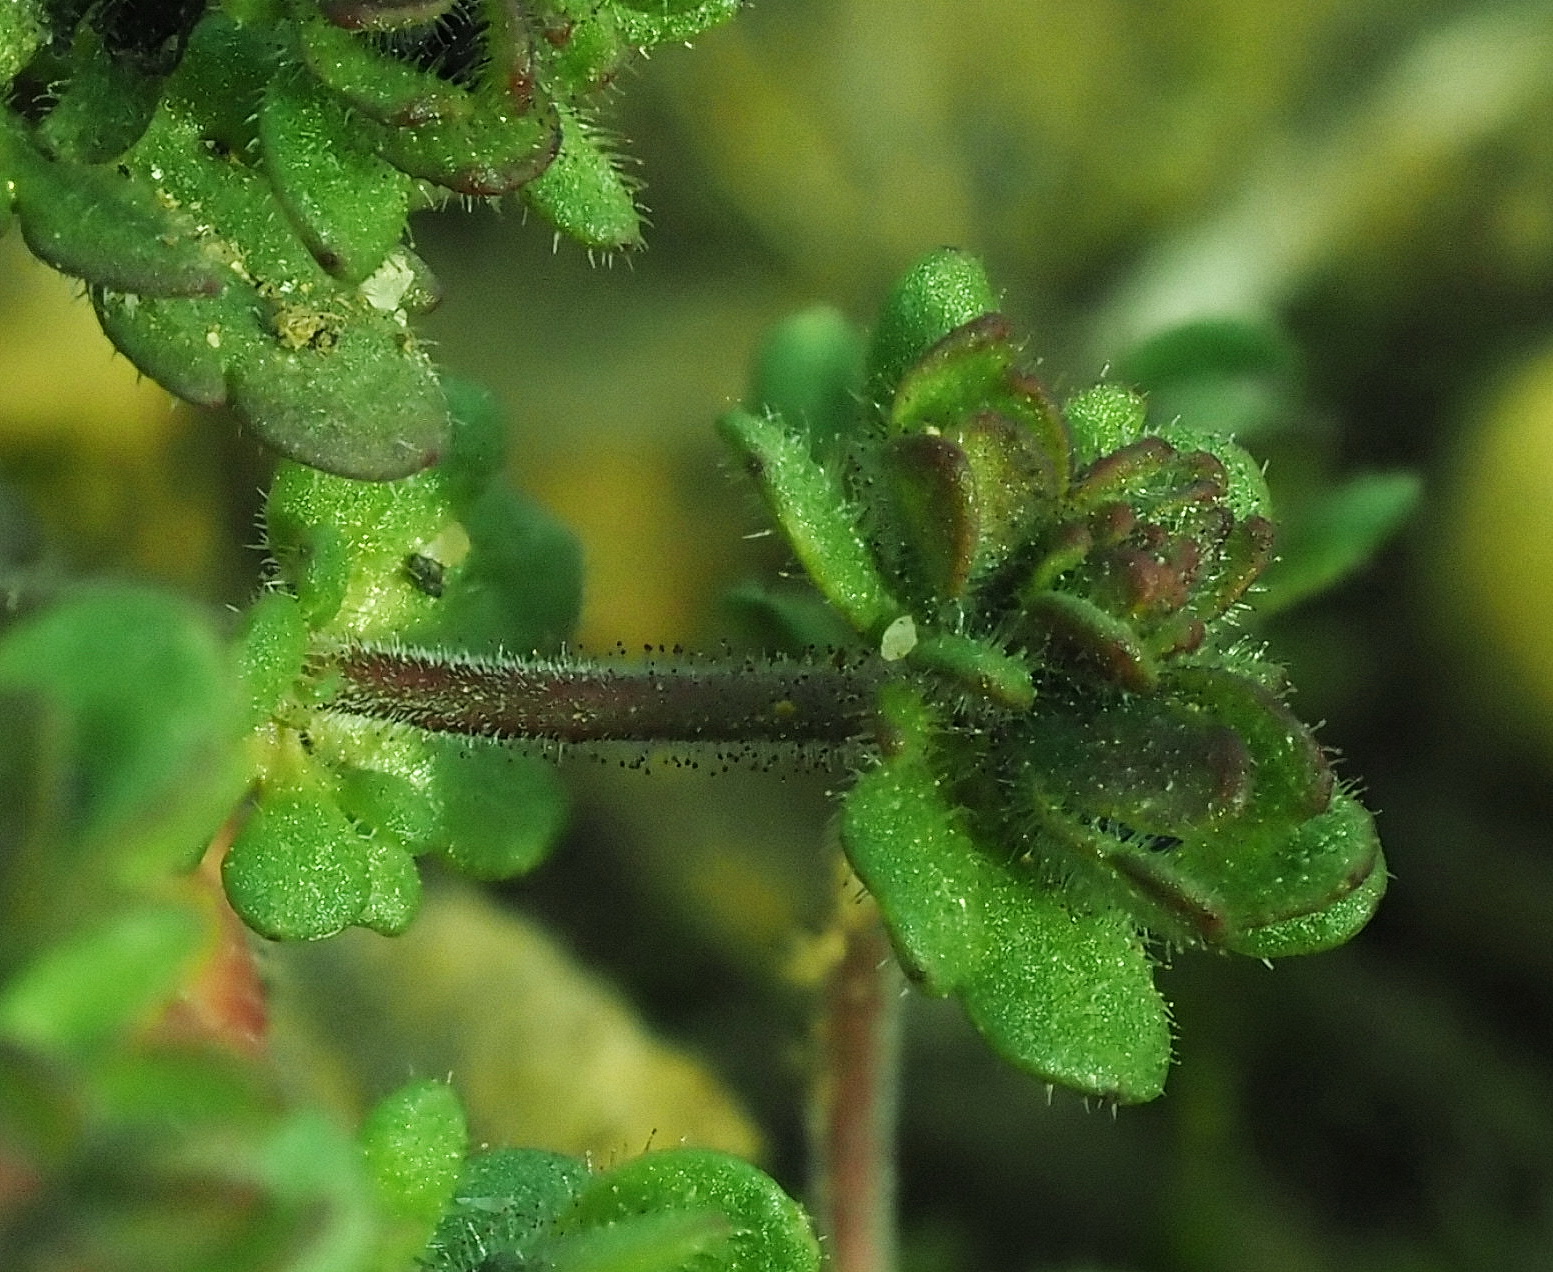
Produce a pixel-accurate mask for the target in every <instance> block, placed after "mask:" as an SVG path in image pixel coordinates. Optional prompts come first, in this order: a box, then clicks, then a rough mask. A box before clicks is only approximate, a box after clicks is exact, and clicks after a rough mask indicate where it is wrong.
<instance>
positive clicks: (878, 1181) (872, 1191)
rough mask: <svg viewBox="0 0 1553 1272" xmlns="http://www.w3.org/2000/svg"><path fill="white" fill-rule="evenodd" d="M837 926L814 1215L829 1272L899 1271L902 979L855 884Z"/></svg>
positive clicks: (815, 1132) (820, 1090) (814, 1119)
mask: <svg viewBox="0 0 1553 1272" xmlns="http://www.w3.org/2000/svg"><path fill="white" fill-rule="evenodd" d="M839 926H840V928H841V931H842V938H843V939H842V951H841V957H840V960H839V961H838V962H837V963H836V965H835V966H834V967H833V968H832V970H831V973H830V978H829V980H828V982H827V983H826V985H825V989H824V995H823V999H822V1002H821V1010H820V1021H819V1038H818V1051H819V1055H818V1064H817V1066H816V1081H815V1087H814V1095H813V1104H812V1108H811V1110H810V1118H811V1121H810V1137H811V1141H812V1145H813V1157H814V1163H813V1169H814V1198H813V1201H814V1209H815V1216H816V1219H817V1221H818V1223H819V1226H820V1231H821V1232H822V1233H823V1234H824V1235H825V1238H826V1240H827V1242H828V1245H829V1260H830V1269H831V1272H894V1267H895V1165H894V1163H895V1120H896V1102H897V1096H898V1082H899V1070H900V1002H901V990H902V988H903V985H902V978H901V974H900V969H899V967H898V966H897V965H896V962H895V955H894V953H893V951H892V950H891V949H890V942H889V939H888V938H887V937H886V936H885V933H884V928H883V926H882V924H881V923H880V921H879V911H878V908H877V907H876V906H875V905H874V903H873V900H872V899H871V898H868V897H866V896H865V897H862V898H861V899H859V897H858V885H857V883H856V881H855V880H852V879H850V878H849V879H848V881H847V883H846V884H845V885H844V895H843V898H842V909H841V915H840V920H839Z"/></svg>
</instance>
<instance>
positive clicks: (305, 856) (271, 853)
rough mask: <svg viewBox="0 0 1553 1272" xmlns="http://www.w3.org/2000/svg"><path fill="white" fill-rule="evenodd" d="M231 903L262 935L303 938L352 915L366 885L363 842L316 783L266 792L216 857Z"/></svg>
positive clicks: (333, 928) (363, 900)
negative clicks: (222, 853)
mask: <svg viewBox="0 0 1553 1272" xmlns="http://www.w3.org/2000/svg"><path fill="white" fill-rule="evenodd" d="M221 879H222V882H223V883H224V884H225V886H226V893H227V897H228V898H229V899H230V900H231V902H232V908H233V909H234V910H236V911H237V913H238V915H239V916H241V918H242V920H243V922H244V923H246V924H248V926H249V927H251V928H253V930H254V931H256V932H258V933H259V934H260V935H261V936H268V937H270V938H272V939H274V940H279V941H310V940H317V939H318V938H320V937H325V936H333V935H334V934H335V933H336V932H338V931H340V930H341V929H342V928H344V927H346V926H348V925H349V924H351V923H353V922H355V921H356V919H357V917H358V916H359V915H360V914H361V912H362V909H363V907H365V906H366V904H367V901H368V898H369V897H370V895H371V890H372V867H371V861H370V852H369V849H368V845H367V843H366V841H365V840H364V839H362V837H361V835H360V834H359V833H358V832H357V830H356V828H355V827H354V826H352V825H351V824H350V822H348V821H347V820H346V819H345V817H344V815H343V814H342V813H341V812H340V810H339V809H338V808H337V807H336V806H335V804H334V803H333V801H332V800H331V799H330V798H329V796H328V794H327V793H326V792H325V791H324V790H322V789H321V788H319V787H317V786H309V787H307V788H303V789H295V790H287V789H282V790H274V791H269V792H267V793H266V794H265V795H264V797H263V798H262V799H261V800H260V802H259V804H258V806H257V807H256V808H255V809H254V811H253V814H252V815H251V816H250V817H249V818H248V821H247V823H246V824H245V825H244V826H243V829H242V830H241V832H239V834H238V836H237V838H236V840H235V841H234V842H233V844H232V847H231V850H230V851H229V852H228V853H227V856H226V860H225V861H223V862H222V866H221Z"/></svg>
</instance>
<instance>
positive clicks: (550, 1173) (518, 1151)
mask: <svg viewBox="0 0 1553 1272" xmlns="http://www.w3.org/2000/svg"><path fill="white" fill-rule="evenodd" d="M587 1179H588V1168H587V1166H586V1165H585V1164H584V1163H583V1162H581V1161H579V1160H578V1159H577V1158H575V1157H567V1156H564V1155H563V1154H561V1153H551V1152H546V1151H544V1150H543V1149H537V1148H503V1149H497V1150H496V1151H494V1152H489V1153H481V1154H479V1155H478V1156H476V1157H471V1158H470V1159H469V1160H468V1161H467V1162H465V1163H464V1169H463V1171H462V1172H461V1173H460V1175H459V1178H458V1183H457V1185H456V1186H455V1188H454V1191H453V1200H452V1204H451V1205H450V1206H449V1207H448V1209H447V1211H446V1212H445V1213H444V1214H443V1217H442V1220H441V1222H440V1223H438V1225H437V1230H436V1232H435V1233H434V1234H433V1235H432V1239H431V1243H430V1244H429V1245H428V1246H427V1248H426V1252H425V1253H424V1254H423V1255H422V1256H421V1263H422V1265H423V1266H424V1267H425V1269H426V1272H479V1269H481V1268H492V1267H502V1266H503V1263H502V1262H501V1261H502V1260H506V1261H507V1263H509V1264H511V1265H512V1266H518V1267H521V1266H523V1264H524V1262H525V1260H526V1258H527V1256H528V1255H529V1253H530V1252H531V1250H533V1248H534V1247H535V1246H536V1245H538V1243H539V1242H540V1241H541V1240H542V1238H544V1237H545V1236H546V1235H547V1234H548V1233H549V1231H550V1228H551V1226H552V1225H553V1224H554V1223H555V1221H556V1219H557V1218H558V1217H559V1216H560V1215H561V1214H562V1213H564V1212H565V1211H566V1210H567V1208H568V1207H569V1206H570V1205H571V1203H572V1201H573V1199H574V1198H575V1197H576V1196H577V1193H578V1191H579V1190H580V1189H581V1188H582V1187H583V1185H584V1183H585V1181H586V1180H587Z"/></svg>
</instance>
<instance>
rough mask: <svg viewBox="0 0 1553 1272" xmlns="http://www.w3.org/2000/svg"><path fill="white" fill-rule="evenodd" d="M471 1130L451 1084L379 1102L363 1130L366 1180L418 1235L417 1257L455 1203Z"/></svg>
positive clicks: (421, 1087)
mask: <svg viewBox="0 0 1553 1272" xmlns="http://www.w3.org/2000/svg"><path fill="white" fill-rule="evenodd" d="M468 1141H469V1130H468V1127H467V1126H465V1124H464V1108H463V1105H462V1104H460V1103H459V1099H458V1096H457V1095H456V1094H455V1093H454V1091H453V1088H452V1087H450V1086H449V1085H448V1084H447V1083H446V1082H434V1081H430V1080H421V1081H417V1082H411V1083H409V1084H408V1085H406V1086H402V1087H400V1088H399V1089H398V1090H397V1091H395V1092H393V1093H392V1094H391V1095H388V1096H385V1097H384V1098H383V1099H382V1100H380V1101H379V1102H378V1103H377V1104H376V1105H375V1106H374V1107H373V1109H372V1111H371V1112H370V1113H369V1114H368V1115H367V1120H366V1122H365V1124H364V1125H363V1126H362V1128H361V1151H362V1155H363V1156H364V1157H365V1158H366V1163H367V1174H368V1176H369V1177H370V1178H371V1179H372V1182H373V1184H374V1186H375V1187H376V1190H377V1195H378V1199H379V1201H380V1202H381V1203H382V1206H383V1209H384V1210H385V1211H386V1212H387V1213H388V1214H389V1215H391V1216H392V1217H393V1218H394V1219H396V1220H399V1221H401V1222H402V1223H404V1224H405V1225H406V1226H408V1227H410V1228H412V1229H418V1230H419V1240H418V1241H417V1242H416V1243H415V1244H414V1246H413V1247H411V1248H410V1249H409V1251H408V1253H410V1254H411V1255H414V1254H418V1253H419V1252H420V1250H421V1248H422V1247H424V1245H425V1244H426V1241H427V1240H428V1239H429V1238H430V1236H431V1233H432V1230H433V1229H434V1228H435V1227H436V1225H437V1221H438V1219H440V1218H441V1216H442V1212H443V1211H444V1210H445V1209H446V1208H447V1206H448V1204H449V1203H450V1202H451V1201H452V1200H453V1191H454V1188H455V1187H456V1186H457V1184H458V1179H459V1174H460V1172H461V1171H462V1169H463V1165H464V1151H465V1149H466V1147H467V1146H468Z"/></svg>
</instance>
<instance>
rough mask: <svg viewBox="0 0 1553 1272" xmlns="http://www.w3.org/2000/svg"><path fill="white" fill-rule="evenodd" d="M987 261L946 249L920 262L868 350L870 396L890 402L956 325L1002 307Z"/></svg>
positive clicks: (897, 291)
mask: <svg viewBox="0 0 1553 1272" xmlns="http://www.w3.org/2000/svg"><path fill="white" fill-rule="evenodd" d="M997 307H998V298H997V296H996V295H995V294H994V292H993V290H992V285H991V284H990V283H989V282H988V281H987V273H986V271H985V270H984V269H983V268H982V265H981V262H980V261H979V260H977V259H976V257H974V256H972V255H971V254H970V253H969V252H962V251H960V250H959V249H957V248H950V247H946V248H942V249H940V250H939V251H936V252H933V253H932V254H931V255H929V256H926V257H924V258H923V259H922V260H920V261H918V262H917V264H916V265H914V266H912V268H911V269H910V270H909V271H908V272H907V273H906V274H905V276H904V277H902V278H901V280H900V281H899V282H898V283H896V284H895V287H894V288H893V290H892V291H891V292H890V295H889V298H888V299H887V300H886V301H885V304H884V310H883V312H882V313H881V314H880V316H879V324H878V326H877V327H875V328H874V334H873V340H872V343H871V344H870V346H869V350H868V377H867V383H868V396H869V397H870V399H872V400H873V401H876V402H887V401H889V399H890V398H891V397H892V396H893V395H894V389H895V385H896V383H897V381H899V380H900V378H901V376H902V374H903V373H904V372H905V371H906V369H907V368H908V367H910V366H911V365H912V364H913V363H914V362H916V361H917V359H918V358H920V357H921V356H922V355H923V354H924V353H926V352H927V351H928V350H929V349H931V348H932V347H933V346H934V345H935V344H937V343H938V342H939V341H940V340H942V339H943V338H944V337H945V336H947V335H948V334H949V333H950V332H951V331H953V330H954V329H955V328H956V327H961V326H964V325H965V324H966V323H968V322H970V321H971V320H972V319H974V318H980V317H981V316H982V315H983V314H990V313H993V312H995V311H996V309H997Z"/></svg>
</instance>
